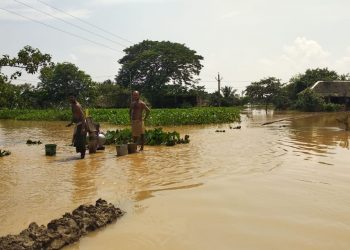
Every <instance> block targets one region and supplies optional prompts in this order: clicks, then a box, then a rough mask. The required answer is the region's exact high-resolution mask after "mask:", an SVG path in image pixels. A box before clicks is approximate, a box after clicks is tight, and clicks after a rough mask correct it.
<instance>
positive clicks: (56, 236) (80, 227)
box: [0, 199, 124, 250]
mask: <svg viewBox="0 0 350 250" xmlns="http://www.w3.org/2000/svg"><path fill="white" fill-rule="evenodd" d="M123 214H124V212H123V211H122V210H120V209H119V208H116V207H114V205H113V204H111V203H107V201H105V200H102V199H98V200H97V201H96V205H95V206H94V205H81V206H79V207H78V208H76V209H75V210H74V211H73V212H72V213H66V214H64V215H63V216H62V218H60V219H55V220H52V221H50V222H49V223H48V224H47V227H45V226H44V225H42V226H38V225H37V224H36V223H35V222H32V223H31V224H30V225H29V227H28V228H27V229H24V230H23V231H22V232H21V233H20V234H18V235H7V236H4V237H0V249H6V250H12V249H13V250H18V249H21V250H27V249H28V250H29V249H30V250H33V249H48V250H51V249H52V250H53V249H61V248H62V247H64V246H67V245H69V244H71V243H73V242H76V241H78V240H79V238H80V237H81V236H83V235H86V234H87V233H89V232H92V231H95V230H96V229H98V228H101V227H103V226H106V225H107V224H110V223H112V222H113V221H115V220H117V219H118V218H119V217H121V216H122V215H123Z"/></svg>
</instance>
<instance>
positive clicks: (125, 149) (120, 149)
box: [116, 144, 128, 156]
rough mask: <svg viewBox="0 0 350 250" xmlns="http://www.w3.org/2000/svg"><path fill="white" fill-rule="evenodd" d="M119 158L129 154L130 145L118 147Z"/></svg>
mask: <svg viewBox="0 0 350 250" xmlns="http://www.w3.org/2000/svg"><path fill="white" fill-rule="evenodd" d="M116 149H117V156H123V155H127V154H128V144H120V145H116Z"/></svg>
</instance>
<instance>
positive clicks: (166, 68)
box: [116, 40, 203, 102]
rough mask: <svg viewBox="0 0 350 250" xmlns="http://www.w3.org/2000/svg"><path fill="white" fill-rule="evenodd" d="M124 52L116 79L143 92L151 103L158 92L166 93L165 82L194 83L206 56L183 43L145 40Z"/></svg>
mask: <svg viewBox="0 0 350 250" xmlns="http://www.w3.org/2000/svg"><path fill="white" fill-rule="evenodd" d="M124 52H125V53H126V55H125V56H124V57H123V58H121V59H120V60H119V61H118V62H119V63H120V64H121V66H122V67H121V68H120V70H119V72H118V75H117V77H116V80H117V82H118V83H119V84H121V85H123V86H124V87H128V88H129V87H131V88H132V89H137V90H141V91H143V92H144V93H145V95H146V97H147V98H148V99H149V100H150V101H151V102H152V100H153V99H155V98H157V97H156V93H159V94H162V92H164V86H165V85H166V84H170V83H173V84H176V86H179V87H180V86H181V85H191V84H193V83H194V82H195V80H196V79H195V76H198V75H199V73H200V71H201V69H202V67H203V65H202V64H201V60H203V57H202V56H200V55H198V54H197V52H196V51H194V50H191V49H189V48H188V47H186V46H185V45H184V44H180V43H173V42H169V41H161V42H159V41H149V40H145V41H142V42H140V43H138V44H135V45H133V46H131V47H128V48H126V49H124ZM131 85H132V86H131Z"/></svg>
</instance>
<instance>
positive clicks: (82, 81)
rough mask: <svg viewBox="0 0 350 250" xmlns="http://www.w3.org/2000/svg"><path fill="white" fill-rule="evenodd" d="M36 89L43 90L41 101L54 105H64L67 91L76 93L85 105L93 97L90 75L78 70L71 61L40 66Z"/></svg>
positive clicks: (89, 102)
mask: <svg viewBox="0 0 350 250" xmlns="http://www.w3.org/2000/svg"><path fill="white" fill-rule="evenodd" d="M39 79H40V81H41V82H40V83H39V84H38V89H39V90H40V91H42V92H43V95H42V98H44V100H43V102H47V103H50V104H51V105H55V106H57V105H58V106H66V105H67V104H66V103H67V97H68V96H69V93H72V92H73V93H75V94H77V95H78V98H79V101H80V102H81V103H83V104H85V105H89V104H92V103H93V102H94V98H95V94H94V93H95V92H94V83H93V82H92V80H91V77H90V75H88V74H86V73H85V72H84V71H82V70H79V68H78V67H77V66H75V65H74V64H72V63H58V64H56V65H52V66H49V67H45V68H42V69H41V71H40V76H39Z"/></svg>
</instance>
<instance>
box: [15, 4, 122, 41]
mask: <svg viewBox="0 0 350 250" xmlns="http://www.w3.org/2000/svg"><path fill="white" fill-rule="evenodd" d="M13 1H14V2H16V3H19V4H22V5H24V6H26V7H28V8H31V9H33V10H35V11H37V12H40V13H43V14H44V15H47V16H50V17H52V18H55V19H57V20H60V21H61V22H64V23H66V24H68V25H71V26H73V27H75V28H77V29H80V30H82V31H85V32H87V33H90V34H92V35H95V36H98V37H101V38H103V39H105V40H108V41H110V42H112V43H115V44H118V45H120V46H122V47H124V48H126V46H125V45H124V44H122V43H119V42H117V41H114V40H112V39H109V38H108V37H105V36H102V35H99V34H97V33H95V32H92V31H90V30H88V29H85V28H82V27H80V26H79V25H76V24H74V23H71V22H68V21H66V20H64V19H62V18H59V17H56V16H54V15H52V14H50V13H47V12H45V11H42V10H40V9H37V8H35V7H33V6H31V5H29V4H26V3H23V2H21V1H18V0H13Z"/></svg>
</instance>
